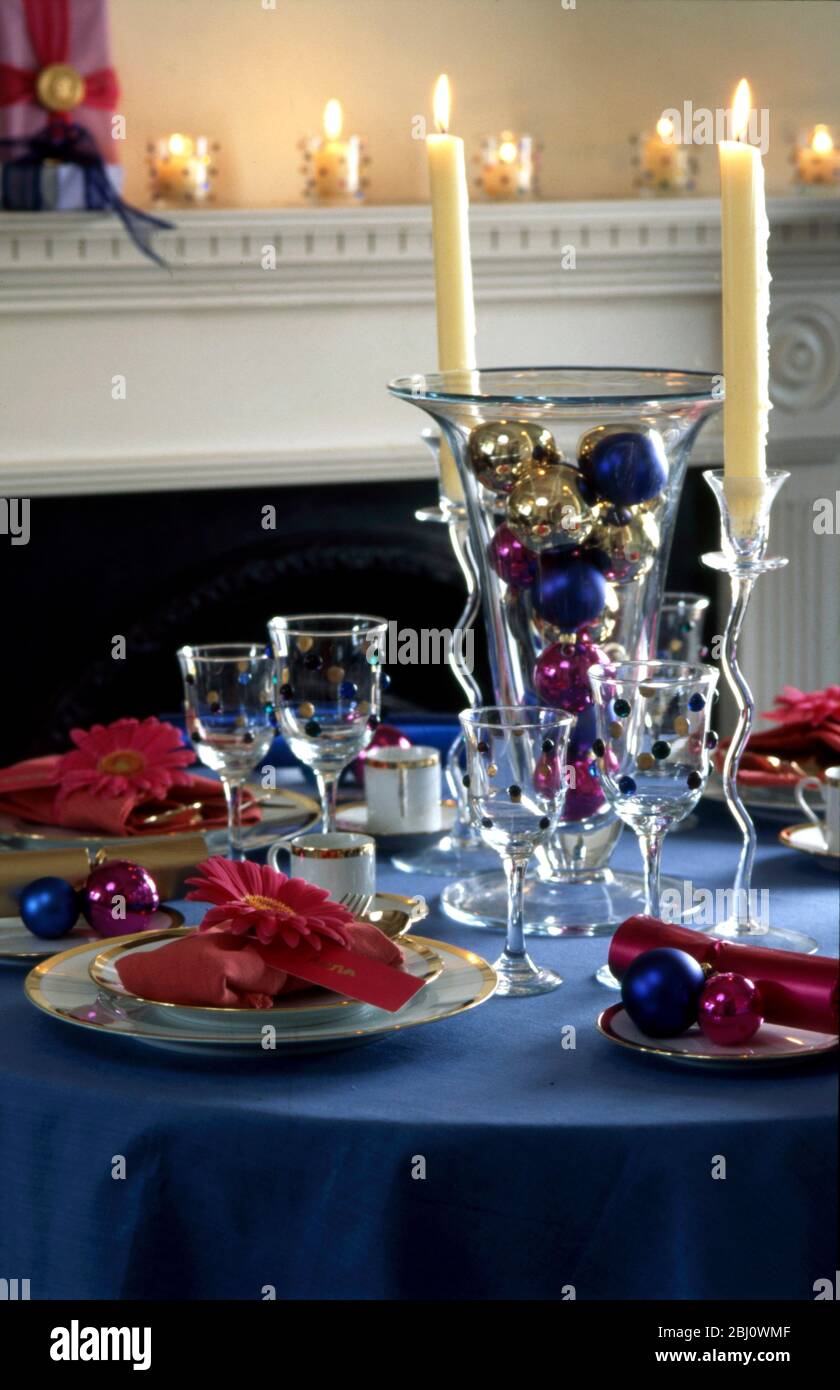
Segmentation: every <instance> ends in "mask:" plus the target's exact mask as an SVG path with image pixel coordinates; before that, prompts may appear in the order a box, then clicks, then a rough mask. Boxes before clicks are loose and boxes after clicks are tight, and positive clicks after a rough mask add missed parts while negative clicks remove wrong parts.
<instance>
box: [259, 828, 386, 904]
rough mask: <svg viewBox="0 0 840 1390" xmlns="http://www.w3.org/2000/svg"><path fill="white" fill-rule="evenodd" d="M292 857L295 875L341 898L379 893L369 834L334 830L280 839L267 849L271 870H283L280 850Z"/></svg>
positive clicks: (291, 872) (290, 862) (291, 864)
mask: <svg viewBox="0 0 840 1390" xmlns="http://www.w3.org/2000/svg"><path fill="white" fill-rule="evenodd" d="M282 850H285V851H286V853H287V854H288V856H289V873H290V874H291V876H292V878H304V879H306V882H307V883H314V884H315V885H316V887H318V888H325V889H326V890H327V892H328V893H329V895H330V897H331V898H335V899H336V900H338V899H339V898H342V897H344V896H345V894H347V893H361V894H363V895H364V896H365V897H370V896H371V895H372V894H374V893H375V892H376V844H375V841H374V840H373V839H372V837H371V836H370V835H355V834H350V833H349V832H345V831H341V830H335V831H332V832H330V833H329V834H327V835H318V834H310V835H296V836H295V837H294V839H293V840H288V841H287V840H278V841H277V842H276V844H273V845H272V846H271V849H270V850H269V851H268V862H269V864H270V865H271V867H272V869H277V870H280V869H281V867H282V866H281V865H280V864H279V863H278V859H279V856H280V852H281V851H282Z"/></svg>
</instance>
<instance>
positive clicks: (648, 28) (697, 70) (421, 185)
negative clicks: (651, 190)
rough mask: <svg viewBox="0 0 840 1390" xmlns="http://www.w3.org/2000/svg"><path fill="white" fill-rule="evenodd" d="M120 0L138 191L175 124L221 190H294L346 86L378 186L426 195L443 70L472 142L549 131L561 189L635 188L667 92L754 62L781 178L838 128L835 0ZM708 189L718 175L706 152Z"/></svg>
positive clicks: (267, 194) (228, 199) (390, 195)
mask: <svg viewBox="0 0 840 1390" xmlns="http://www.w3.org/2000/svg"><path fill="white" fill-rule="evenodd" d="M270 3H271V0H111V13H112V29H113V36H114V47H115V52H116V61H117V65H118V68H119V73H120V78H121V81H122V87H123V95H122V98H121V102H120V109H121V110H122V111H123V112H124V114H125V115H126V117H127V122H128V139H127V142H126V145H125V151H124V153H125V164H126V167H127V172H128V190H127V191H128V195H129V197H131V198H134V199H136V200H143V199H144V198H145V194H146V176H145V165H144V154H145V146H146V141H147V140H148V139H150V138H153V137H154V136H156V135H160V134H165V133H167V132H170V131H172V130H177V129H185V128H186V129H191V130H193V131H196V132H199V133H201V132H204V133H207V134H211V135H214V136H216V137H217V138H218V139H219V140H220V141H221V144H222V147H223V148H222V153H221V156H220V163H221V169H222V178H221V181H220V185H219V193H220V203H221V204H227V205H230V206H236V207H267V206H277V205H278V204H283V203H289V202H295V201H298V200H299V197H300V191H301V184H302V179H301V176H300V174H299V172H298V167H299V162H300V156H299V153H298V151H297V150H296V149H295V143H296V141H297V140H298V138H299V137H300V136H301V135H302V134H304V133H306V132H314V131H317V130H318V128H319V124H320V117H321V111H322V109H323V106H324V102H325V101H326V100H327V98H328V97H330V96H338V97H339V98H340V99H341V101H342V102H343V103H344V105H345V108H346V111H347V115H348V119H349V122H350V124H351V126H352V128H353V129H354V130H357V131H358V132H359V133H360V134H362V135H365V136H367V137H368V139H369V142H370V147H371V153H372V157H373V161H374V162H373V165H372V168H371V171H370V172H371V177H372V179H373V187H372V189H371V197H372V199H373V200H375V201H378V202H411V201H413V200H417V199H425V198H426V196H427V182H426V170H425V163H424V155H423V148H422V144H418V143H417V142H416V141H414V140H412V138H411V120H412V117H413V116H414V115H416V114H422V113H425V114H426V115H430V110H429V108H430V97H431V88H432V85H433V82H434V79H435V77H436V75H437V74H438V73H439V72H441V71H443V70H445V71H447V72H448V73H449V74H450V76H451V78H452V81H453V84H454V87H455V94H456V110H455V117H454V125H455V128H457V130H458V132H459V133H460V134H462V135H463V136H464V137H465V138H466V140H467V142H468V147H469V149H470V150H471V151H475V150H476V148H477V144H478V140H479V138H480V136H481V135H482V134H483V133H485V132H488V131H494V130H497V129H499V128H500V127H503V126H511V127H514V128H518V129H527V130H530V131H531V132H532V133H533V134H535V135H537V136H541V137H542V138H543V140H544V141H545V145H546V149H545V154H544V175H543V188H544V194H545V196H546V197H550V198H570V199H586V198H606V197H622V196H625V195H628V194H629V193H630V186H629V165H628V137H629V135H630V134H631V132H633V131H638V130H640V129H643V128H646V127H647V128H649V127H650V126H651V124H652V123H653V122H655V120H656V118H657V116H658V115H659V113H660V111H661V110H662V109H663V107H666V106H674V105H676V106H680V105H681V103H682V102H683V101H684V100H691V101H692V102H694V104H695V105H702V106H707V107H710V108H712V109H714V108H715V107H720V106H726V105H727V104H728V103H729V100H730V97H731V93H732V90H733V88H734V85H735V83H736V81H737V79H738V78H739V77H741V76H742V75H744V74H747V75H748V77H749V79H750V81H751V83H752V85H753V89H754V92H755V97H756V101H757V103H758V104H759V105H761V106H763V107H768V108H769V110H770V113H771V137H772V139H771V148H770V153H769V156H768V159H767V172H768V186H769V189H770V191H771V192H774V193H780V194H781V193H784V192H785V191H786V190H787V189H788V188H789V186H790V166H789V164H788V163H787V159H788V155H789V140H790V138H791V137H792V136H793V135H794V134H795V133H796V131H797V130H798V128H799V127H800V126H803V125H805V126H807V125H809V124H812V123H813V122H815V121H817V120H819V121H826V122H829V123H832V122H833V123H835V124H840V83H838V69H840V4H837V3H820V0H576V4H575V7H574V9H567V8H566V6H567V5H568V4H570V3H571V0H276V8H275V9H274V10H271V9H263V4H270ZM700 153H701V155H702V156H703V170H702V175H701V183H700V187H699V190H698V191H700V192H713V191H715V190H716V186H717V185H716V177H717V176H716V166H715V157H714V151H713V150H711V149H704V150H701V152H700Z"/></svg>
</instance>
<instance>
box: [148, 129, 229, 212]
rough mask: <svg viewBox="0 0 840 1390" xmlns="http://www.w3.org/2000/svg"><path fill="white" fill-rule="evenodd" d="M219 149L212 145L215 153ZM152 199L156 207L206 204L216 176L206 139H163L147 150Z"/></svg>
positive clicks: (167, 136)
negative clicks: (157, 205) (158, 205)
mask: <svg viewBox="0 0 840 1390" xmlns="http://www.w3.org/2000/svg"><path fill="white" fill-rule="evenodd" d="M217 149H218V145H215V144H214V145H213V150H214V151H215V150H217ZM149 156H150V158H149V171H150V178H151V185H152V198H153V201H154V202H156V203H159V204H160V203H166V204H172V203H181V204H184V203H206V202H207V201H208V200H209V199H210V198H211V197H212V192H211V180H212V178H213V177H214V175H215V174H216V170H215V168H214V167H213V160H212V158H211V153H210V141H209V140H208V138H207V136H206V135H197V136H192V135H182V134H180V133H179V132H177V131H176V132H175V133H174V134H173V135H165V136H163V137H162V138H161V139H160V140H157V141H156V142H155V143H154V144H153V145H150V146H149Z"/></svg>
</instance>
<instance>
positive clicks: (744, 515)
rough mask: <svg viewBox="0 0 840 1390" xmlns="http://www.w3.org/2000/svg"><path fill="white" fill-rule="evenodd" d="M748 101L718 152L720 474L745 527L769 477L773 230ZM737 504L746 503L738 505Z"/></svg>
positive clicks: (741, 93)
mask: <svg viewBox="0 0 840 1390" xmlns="http://www.w3.org/2000/svg"><path fill="white" fill-rule="evenodd" d="M750 106H751V96H750V89H749V85H748V83H747V82H746V81H745V80H744V81H741V82H740V83H739V84H738V89H737V91H736V93H735V99H734V101H733V104H732V133H733V135H734V136H735V139H734V140H724V141H722V142H721V144H720V147H719V157H720V185H721V255H722V278H723V373H724V379H725V382H726V403H725V405H724V415H723V431H724V473H725V483H726V486H727V497H728V500H729V504H730V507H733V505H734V506H736V507H737V508H738V510H739V512H740V514H741V521H742V524H743V525H744V526H747V525H749V522H750V518H751V516H752V515H753V514H754V507H755V506H756V505H758V504H759V503H760V496H761V493H762V492H763V486H764V481H765V475H766V463H765V452H766V441H767V415H768V412H769V410H770V395H769V377H770V344H769V337H768V332H767V316H768V313H769V310H770V273H769V270H768V268H767V241H768V238H769V235H770V227H769V224H768V221H767V212H766V209H765V206H764V166H763V165H762V162H761V154H760V151H759V150H757V149H756V148H755V147H754V146H753V145H749V144H747V142H746V135H747V128H748V125H749V115H750ZM739 499H743V500H741V501H739Z"/></svg>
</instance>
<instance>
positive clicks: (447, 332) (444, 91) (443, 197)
mask: <svg viewBox="0 0 840 1390" xmlns="http://www.w3.org/2000/svg"><path fill="white" fill-rule="evenodd" d="M449 111H450V91H449V78H448V77H447V76H446V75H445V74H443V75H442V76H441V77H439V78H438V82H437V86H436V87H435V100H434V114H435V124H436V126H437V132H436V133H435V134H434V135H429V136H427V137H426V148H427V151H428V156H429V178H430V183H431V194H432V241H433V245H434V257H435V298H436V304H437V337H438V367H439V368H440V370H441V371H443V372H448V371H457V370H466V371H473V370H474V369H475V305H474V303H473V283H472V262H471V261H470V226H469V207H470V203H469V194H468V192H467V169H466V160H465V158H464V142H463V140H461V139H459V138H458V137H457V136H456V135H450V134H449ZM440 473H441V490H442V492H443V495H444V497H447V498H449V500H450V501H453V502H457V501H459V500H460V499H462V498H463V490H462V488H461V483H460V480H459V478H458V471H457V468H456V467H455V460H454V459H453V457H452V453H451V451H450V448H449V445H448V444H447V442H446V440H445V439H444V440H442V441H441V451H440Z"/></svg>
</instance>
